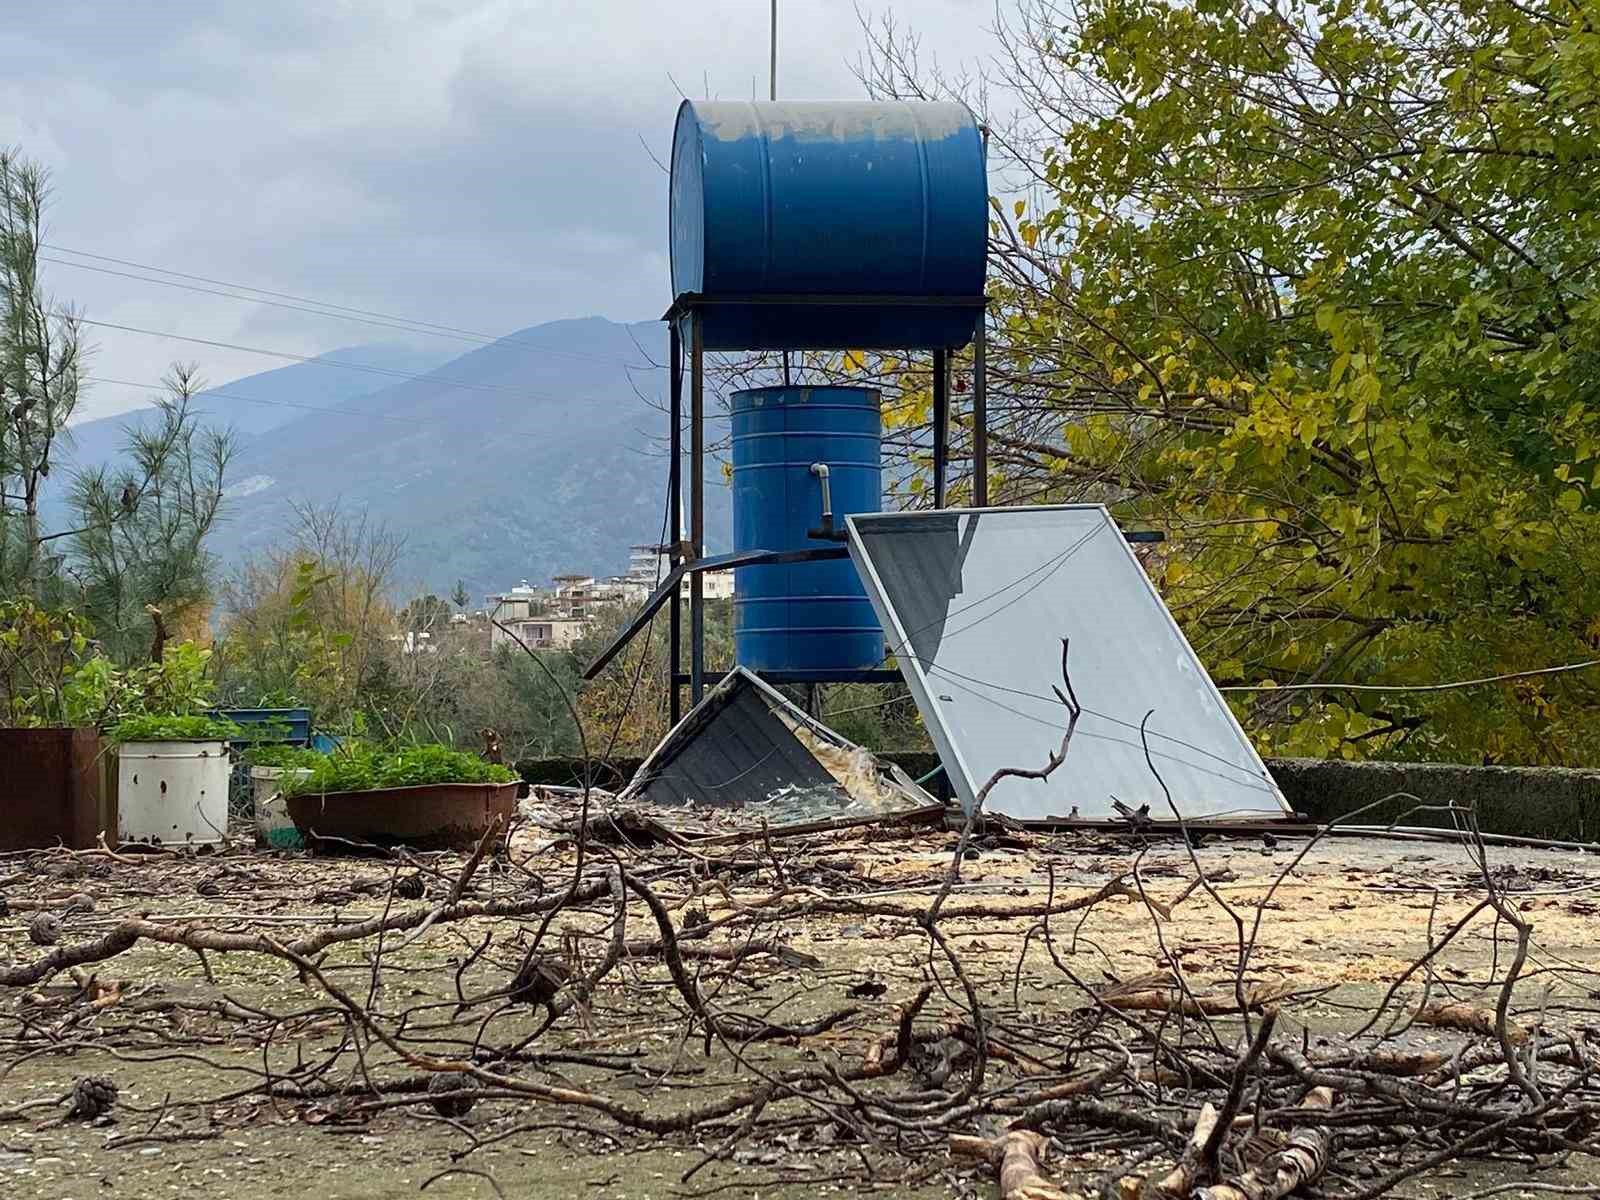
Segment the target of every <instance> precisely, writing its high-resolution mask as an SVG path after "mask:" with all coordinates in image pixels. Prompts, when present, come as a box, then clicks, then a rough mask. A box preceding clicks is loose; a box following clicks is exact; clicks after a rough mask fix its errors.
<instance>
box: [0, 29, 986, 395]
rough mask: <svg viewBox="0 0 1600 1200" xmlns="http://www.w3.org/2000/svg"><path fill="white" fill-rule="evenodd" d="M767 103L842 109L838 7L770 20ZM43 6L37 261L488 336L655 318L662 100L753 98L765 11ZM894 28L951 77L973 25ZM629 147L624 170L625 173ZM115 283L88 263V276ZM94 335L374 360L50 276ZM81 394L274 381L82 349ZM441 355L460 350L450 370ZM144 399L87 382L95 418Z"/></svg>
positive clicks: (333, 326) (215, 304)
mask: <svg viewBox="0 0 1600 1200" xmlns="http://www.w3.org/2000/svg"><path fill="white" fill-rule="evenodd" d="M780 7H781V9H782V15H781V20H780V65H779V87H780V92H781V94H783V95H787V96H802V95H803V96H823V97H828V96H832V97H837V96H854V95H859V94H860V86H859V84H858V83H857V82H856V81H855V79H854V77H853V75H852V72H851V66H852V64H853V63H854V62H855V61H856V60H857V58H858V56H859V52H860V46H861V40H862V39H861V34H860V28H859V23H858V18H857V15H856V11H855V8H854V6H853V4H852V3H851V0H781V4H780ZM161 13H162V18H161V19H160V20H155V19H153V18H152V16H151V13H150V11H149V10H147V9H145V8H144V7H143V6H138V5H126V6H124V5H106V4H102V3H99V2H97V0H63V2H62V3H60V4H57V5H53V6H48V7H47V8H45V9H41V10H39V11H38V12H36V13H34V14H33V15H32V16H31V17H30V21H29V22H28V24H27V26H26V27H25V28H22V29H17V28H13V29H11V30H9V31H7V32H5V33H0V60H3V61H5V62H6V63H7V64H8V78H7V79H6V80H4V81H0V140H5V141H10V142H17V143H21V144H22V145H23V146H24V148H25V149H26V150H27V151H28V152H29V153H30V154H32V155H33V156H35V157H37V158H39V159H41V160H43V161H44V162H45V163H46V164H48V165H49V166H50V167H51V168H52V169H53V171H54V172H55V183H56V193H57V205H56V208H55V210H54V212H53V220H52V226H53V228H52V234H51V239H52V241H54V242H56V243H57V244H60V245H63V246H68V247H72V248H74V249H78V250H86V251H92V252H95V253H101V254H108V255H114V256H116V257H119V258H126V259H130V260H135V261H138V262H143V263H151V264H156V265H159V266H164V267H168V268H170V269H173V270H177V271H186V272H191V273H194V274H199V275H207V276H212V277H215V278H218V279H226V280H235V281H238V282H241V283H248V284H253V285H256V286H259V287H265V288H272V289H275V290H278V291H284V292H292V293H296V294H303V295H308V296H313V297H316V298H319V299H322V300H326V301H331V302H334V303H339V304H346V305H352V306H356V307H361V308H369V309H376V310H380V311H384V312H392V313H399V314H404V315H408V316H412V317H415V318H419V319H422V320H428V321H435V322H442V323H445V324H450V325H456V326H461V327H465V328H470V329H477V330H483V331H486V332H490V333H495V334H499V333H506V332H510V331H512V330H515V329H518V328H522V327H524V326H527V325H531V324H535V323H537V322H540V321H545V320H553V319H557V318H560V317H566V316H577V315H586V314H591V313H598V314H601V315H605V316H609V317H613V318H617V319H624V320H636V319H641V318H653V317H655V316H658V315H659V313H660V312H661V310H662V308H664V307H665V304H666V301H667V299H668V296H667V283H666V277H667V269H666V254H665V249H666V248H665V235H666V229H665V226H666V180H665V177H664V176H663V175H662V174H661V172H660V170H659V169H658V167H657V166H656V165H655V164H654V163H653V162H652V161H651V157H650V155H651V152H653V153H654V154H655V155H656V157H658V158H660V159H663V160H664V159H665V157H666V150H667V147H668V145H669V143H670V140H671V126H672V119H673V113H674V109H675V107H676V105H677V102H678V100H679V91H678V88H679V87H680V86H681V87H682V88H683V89H685V90H686V91H688V92H689V93H690V94H691V95H696V96H699V95H705V94H709V95H713V96H717V97H721V98H731V97H736V96H747V95H750V94H751V93H752V91H756V92H758V93H760V94H763V95H764V94H765V89H766V72H767V4H766V2H765V0H702V2H700V3H696V4H688V5H669V4H663V3H660V2H659V0H452V2H434V3H429V2H423V0H411V2H405V0H344V2H342V3H335V2H333V0H273V3H271V4H266V5H262V4H259V3H257V2H255V0H221V2H211V3H207V2H203V0H192V2H190V3H174V4H168V5H163V6H161ZM898 15H899V17H900V18H901V20H902V21H903V23H907V24H911V25H913V26H916V27H918V28H920V29H922V30H923V31H924V33H925V37H926V41H925V47H926V50H927V51H929V52H933V53H937V54H939V55H940V56H941V57H942V58H944V59H945V60H947V61H949V60H958V59H962V58H971V57H972V56H973V55H974V54H975V53H976V52H977V51H978V50H979V49H980V48H981V46H982V44H983V35H982V32H981V31H982V29H983V28H984V26H985V25H987V24H988V22H989V21H990V19H991V18H992V9H991V8H990V7H989V5H988V4H987V3H985V2H979V0H918V2H917V3H914V4H909V5H907V6H905V8H903V9H902V10H901V11H900V12H899V14H898ZM647 147H648V150H647ZM101 265H105V266H112V268H113V269H117V270H121V269H123V268H116V267H114V265H112V264H101ZM49 269H50V274H49V276H48V278H49V282H50V285H51V287H52V289H53V290H54V291H55V292H56V293H57V294H59V295H61V296H63V297H68V298H71V299H73V300H75V301H76V302H77V303H79V304H80V306H82V307H83V308H84V309H85V310H87V312H88V315H90V316H92V317H98V318H100V319H103V320H107V321H113V322H116V323H119V324H127V325H138V326H142V327H147V328H151V329H158V330H169V331H174V332H181V333H186V334H189V335H191V336H194V337H201V338H207V339H211V340H214V341H226V342H238V343H242V344H251V345H261V346H264V347H269V348H273V349H282V350H286V351H290V352H293V353H297V354H316V353H319V352H321V351H323V350H326V349H329V348H331V347H333V346H338V345H349V344H351V343H352V342H358V341H363V340H377V339H380V338H384V337H392V336H394V334H393V332H392V331H383V330H378V329H368V328H364V327H363V326H361V325H358V324H352V323H347V322H342V321H337V320H332V319H327V318H323V317H318V316H311V315H307V314H301V313H294V312H289V311H285V310H283V309H273V308H262V307H256V306H251V305H246V304H241V303H238V302H235V301H232V300H226V299H221V298H217V297H208V296H202V295H196V294H193V293H189V292H184V291H181V290H177V289H173V288H164V287H159V286H154V285H151V284H148V283H143V282H139V281H135V280H129V279H121V278H117V277H115V276H110V275H103V274H97V273H94V272H90V271H84V270H80V269H71V268H66V267H57V266H51V267H50V268H49ZM93 337H94V340H95V341H96V342H97V343H98V346H99V349H98V354H97V357H96V361H95V372H96V373H97V374H100V375H105V376H112V377H117V378H123V379H133V380H139V381H145V380H148V381H155V380H158V379H159V378H160V377H161V374H162V372H163V370H164V369H165V366H166V364H167V363H169V362H171V361H172V360H174V359H183V360H196V361H198V362H199V363H200V365H201V368H202V370H203V371H204V373H205V375H206V376H207V378H209V379H210V380H212V381H214V382H222V381H225V380H228V379H230V378H236V377H237V376H240V375H244V374H250V373H254V372H256V371H260V370H265V369H268V368H270V367H273V366H277V365H281V363H280V362H279V361H276V360H273V359H270V358H264V357H260V356H256V355H251V354H246V353H243V352H240V351H231V350H224V349H220V348H213V347H204V346H195V345H187V344H184V343H181V342H166V341H162V340H159V339H155V338H150V337H145V336H141V335H137V334H131V333H119V332H115V331H111V330H94V331H93ZM462 348H463V349H465V348H466V347H465V346H463V347H462ZM142 399H143V397H142V396H141V394H140V393H138V392H136V391H133V390H130V389H127V388H123V387H111V386H105V387H102V388H100V389H98V390H97V391H96V392H95V393H94V394H93V395H92V397H91V399H90V401H89V408H90V410H91V411H92V412H95V413H99V414H103V413H106V412H111V411H116V410H118V409H120V408H123V407H127V406H128V405H129V404H131V403H135V402H139V401H141V400H142Z"/></svg>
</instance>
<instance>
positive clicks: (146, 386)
mask: <svg viewBox="0 0 1600 1200" xmlns="http://www.w3.org/2000/svg"><path fill="white" fill-rule="evenodd" d="M83 378H84V381H85V382H87V383H111V384H116V385H118V386H120V387H131V388H139V389H141V390H142V391H160V390H162V388H163V386H164V385H163V384H159V383H140V382H139V381H138V380H136V379H113V378H111V377H110V376H109V375H85V376H84V377H83ZM211 396H215V397H217V398H219V399H222V400H242V401H244V402H245V403H246V404H270V405H272V406H273V407H275V408H298V409H301V410H303V411H305V412H316V413H328V414H329V415H331V416H335V417H359V418H362V419H363V420H373V421H399V422H401V423H402V424H406V425H420V426H422V427H423V428H425V429H437V428H438V427H439V422H437V421H423V420H419V419H418V418H416V417H397V416H395V415H394V414H393V413H376V412H366V411H364V410H352V409H347V408H327V407H324V406H322V405H318V404H301V403H300V402H299V401H296V400H267V399H264V398H263V397H261V396H241V395H239V393H237V392H225V391H223V390H222V389H221V388H206V389H205V391H203V392H197V393H195V395H194V397H193V399H197V400H199V399H205V398H207V397H211ZM129 411H136V410H131V409H130V410H129ZM113 415H121V414H113ZM500 432H501V433H502V434H503V435H504V436H506V437H515V438H526V439H527V440H529V441H540V442H543V441H548V440H549V439H548V438H545V437H542V436H541V435H539V434H534V433H518V432H517V431H516V430H513V429H507V430H501V431H500Z"/></svg>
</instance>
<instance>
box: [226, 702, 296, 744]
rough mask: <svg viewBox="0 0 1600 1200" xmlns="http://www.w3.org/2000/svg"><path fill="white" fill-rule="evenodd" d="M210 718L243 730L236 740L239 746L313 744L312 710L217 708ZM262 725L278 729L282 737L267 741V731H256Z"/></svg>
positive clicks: (270, 738)
mask: <svg viewBox="0 0 1600 1200" xmlns="http://www.w3.org/2000/svg"><path fill="white" fill-rule="evenodd" d="M210 715H211V716H213V717H216V718H218V719H220V720H224V721H232V722H233V723H234V724H235V725H243V726H244V730H245V734H244V736H243V737H242V738H235V739H234V742H233V744H234V745H236V746H248V745H252V744H254V743H256V742H289V743H293V744H294V745H297V746H303V745H305V744H306V743H307V742H308V741H310V740H311V710H310V709H309V708H214V709H212V710H211V711H210ZM261 725H275V726H278V727H280V729H281V733H280V734H279V736H276V737H267V736H266V732H265V731H264V730H262V729H259V728H256V727H257V726H261Z"/></svg>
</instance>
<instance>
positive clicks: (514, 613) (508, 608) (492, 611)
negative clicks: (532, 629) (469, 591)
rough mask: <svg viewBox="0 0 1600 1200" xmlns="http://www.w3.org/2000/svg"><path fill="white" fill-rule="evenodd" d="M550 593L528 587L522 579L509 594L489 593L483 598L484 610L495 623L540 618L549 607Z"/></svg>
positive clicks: (543, 589) (544, 589)
mask: <svg viewBox="0 0 1600 1200" xmlns="http://www.w3.org/2000/svg"><path fill="white" fill-rule="evenodd" d="M550 598H551V593H550V591H549V590H548V589H546V588H536V587H530V586H529V585H528V581H527V580H526V579H524V580H523V581H522V582H521V583H519V584H518V585H517V586H516V587H514V588H512V589H511V590H510V591H509V592H496V593H491V594H490V595H488V596H485V597H484V598H483V600H484V609H485V611H486V612H488V614H489V615H490V616H491V617H493V618H494V619H495V620H496V621H501V622H509V621H526V620H528V619H529V618H530V617H537V616H542V615H544V613H545V612H546V611H548V609H549V606H550Z"/></svg>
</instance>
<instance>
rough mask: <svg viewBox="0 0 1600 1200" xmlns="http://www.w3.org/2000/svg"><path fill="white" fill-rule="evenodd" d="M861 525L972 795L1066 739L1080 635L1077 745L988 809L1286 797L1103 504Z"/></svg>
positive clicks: (892, 614)
mask: <svg viewBox="0 0 1600 1200" xmlns="http://www.w3.org/2000/svg"><path fill="white" fill-rule="evenodd" d="M848 526H849V532H850V553H851V556H852V557H853V558H854V560H855V563H856V568H857V570H858V571H860V573H861V578H862V581H863V582H864V583H865V584H866V587H867V592H868V594H869V595H870V596H871V597H872V603H873V606H874V607H875V608H876V610H877V613H878V619H879V620H880V621H881V622H882V623H883V630H884V635H885V638H886V639H887V644H888V649H889V651H890V653H892V654H894V655H895V656H896V659H897V661H898V662H899V665H900V670H901V673H902V674H903V675H904V677H905V680H906V683H907V685H908V686H909V687H910V689H911V692H912V694H913V696H914V697H915V699H916V702H917V706H918V707H919V708H920V709H921V711H922V717H923V720H924V722H925V723H926V724H927V727H928V732H929V734H930V736H931V737H932V738H933V741H934V745H935V746H936V748H937V749H938V751H939V757H940V759H941V761H943V763H944V766H945V771H946V774H947V775H948V776H949V778H950V782H951V785H952V787H953V788H954V789H955V791H956V794H957V795H958V796H960V798H961V801H962V803H963V805H965V806H967V807H968V808H970V807H971V805H972V803H973V800H974V797H975V796H976V794H977V792H978V790H979V789H980V788H982V787H983V785H984V783H985V782H987V781H988V779H989V777H990V776H991V775H993V774H994V772H995V771H996V770H998V769H1000V768H1002V767H1029V768H1038V767H1042V766H1043V765H1044V764H1045V762H1046V760H1047V758H1048V756H1049V754H1050V752H1051V751H1052V750H1055V749H1057V748H1058V747H1059V745H1060V742H1061V734H1062V731H1063V729H1064V728H1065V724H1066V718H1067V713H1066V710H1065V709H1064V708H1063V706H1062V704H1061V702H1060V701H1059V700H1058V699H1057V698H1056V696H1055V694H1054V692H1053V690H1052V689H1053V687H1057V686H1060V684H1061V640H1062V639H1063V638H1067V639H1070V642H1071V654H1070V659H1069V662H1068V670H1069V672H1070V675H1071V679H1072V685H1073V688H1074V690H1075V691H1076V693H1077V698H1078V701H1079V702H1080V703H1081V704H1082V705H1083V715H1082V717H1081V719H1080V720H1079V722H1078V727H1077V732H1076V733H1075V734H1074V736H1073V740H1072V746H1071V749H1070V750H1069V752H1068V754H1067V760H1066V762H1065V764H1064V765H1063V766H1062V767H1061V768H1060V769H1059V770H1057V771H1055V772H1054V773H1053V774H1052V775H1051V776H1050V778H1049V779H1048V780H1042V781H1041V780H1028V779H1012V778H1008V779H1005V780H1003V781H1001V782H1000V783H999V784H998V785H997V786H996V787H995V789H994V790H993V791H992V792H991V793H990V794H989V798H988V800H987V802H986V804H985V807H986V808H987V809H988V810H990V811H993V812H998V813H1003V814H1005V815H1007V816H1011V817H1016V818H1018V819H1021V820H1044V819H1047V818H1068V817H1073V816H1076V817H1079V818H1083V819H1090V820H1094V819H1106V820H1115V819H1117V811H1116V808H1115V805H1114V803H1113V802H1114V801H1120V802H1121V803H1123V804H1125V805H1127V806H1129V807H1130V808H1132V809H1134V810H1137V809H1139V808H1140V807H1141V806H1143V805H1146V804H1148V805H1149V815H1150V817H1151V819H1153V820H1157V821H1160V820H1169V821H1170V820H1172V819H1173V812H1172V808H1171V807H1170V806H1169V804H1168V801H1167V798H1166V795H1165V794H1164V792H1163V789H1162V786H1161V785H1162V783H1163V782H1164V783H1165V784H1166V786H1167V788H1168V789H1169V790H1170V792H1171V797H1172V804H1173V805H1176V807H1177V810H1178V812H1179V813H1181V814H1182V817H1183V819H1184V820H1226V819H1229V818H1241V819H1256V820H1259V819H1261V818H1262V817H1263V816H1266V817H1270V818H1276V817H1281V816H1284V815H1285V814H1286V813H1288V812H1289V806H1288V804H1287V803H1286V802H1285V800H1284V798H1283V795H1282V793H1281V792H1280V791H1279V790H1278V787H1277V785H1276V784H1275V783H1274V782H1273V780H1272V777H1271V775H1269V774H1268V772H1267V769H1266V765H1265V764H1264V763H1263V762H1262V761H1261V756H1260V755H1259V754H1257V753H1256V750H1255V747H1253V746H1252V745H1251V744H1250V741H1249V739H1248V738H1246V737H1245V735H1244V731H1243V730H1242V729H1241V728H1240V727H1239V723H1238V722H1237V721H1236V720H1234V717H1233V714H1232V713H1231V712H1230V711H1229V709H1228V706H1227V703H1226V702H1225V701H1224V700H1223V698H1222V695H1221V694H1220V693H1219V692H1218V691H1217V689H1216V685H1215V684H1213V683H1212V681H1211V679H1210V677H1209V676H1208V675H1207V674H1206V672H1205V668H1204V667H1202V666H1201V665H1200V660H1199V658H1197V657H1196V655H1195V653H1194V650H1193V648H1192V647H1190V645H1189V643H1188V641H1187V640H1186V639H1185V638H1184V636H1183V633H1182V632H1181V631H1180V630H1179V628H1178V625H1177V622H1175V621H1174V620H1173V619H1172V614H1171V613H1170V612H1168V611H1167V607H1166V605H1165V604H1164V603H1163V602H1162V600H1161V596H1160V594H1159V593H1157V591H1156V590H1155V587H1154V586H1153V585H1152V584H1151V582H1150V580H1149V578H1148V577H1147V576H1146V575H1145V572H1144V569H1143V567H1141V566H1140V564H1139V561H1138V559H1136V558H1135V557H1134V554H1133V551H1132V550H1131V549H1130V548H1129V546H1128V544H1127V542H1126V540H1125V539H1124V538H1123V536H1122V531H1121V530H1120V529H1118V527H1117V524H1116V522H1115V521H1113V520H1112V519H1111V515H1110V514H1109V513H1108V512H1107V511H1106V510H1105V508H1104V507H1103V506H1101V505H1098V504H1081V505H1059V506H1039V507H1027V508H990V509H944V510H940V511H935V512H914V513H910V512H908V513H875V514H870V515H869V514H863V515H859V516H853V517H850V518H849V521H848ZM1146 714H1149V717H1148V721H1147V722H1146ZM1142 722H1143V723H1145V735H1144V738H1143V739H1141V736H1140V725H1141V723H1142ZM1146 742H1147V743H1148V746H1149V753H1150V760H1151V761H1152V762H1153V763H1154V764H1155V768H1156V771H1158V772H1159V773H1160V779H1159V780H1158V779H1157V777H1156V773H1155V772H1152V771H1151V769H1150V766H1149V764H1148V763H1147V762H1146V759H1145V745H1146Z"/></svg>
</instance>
